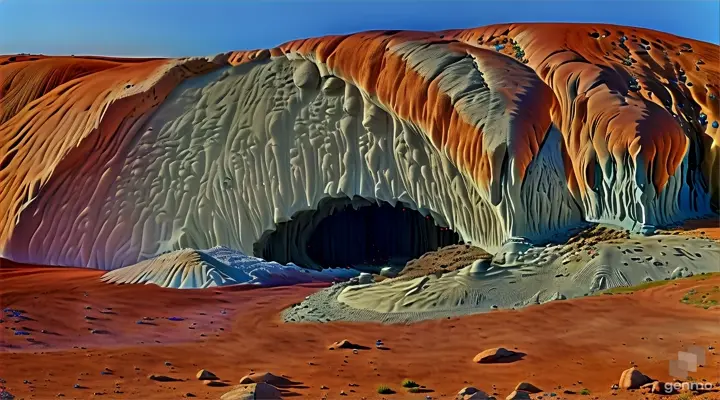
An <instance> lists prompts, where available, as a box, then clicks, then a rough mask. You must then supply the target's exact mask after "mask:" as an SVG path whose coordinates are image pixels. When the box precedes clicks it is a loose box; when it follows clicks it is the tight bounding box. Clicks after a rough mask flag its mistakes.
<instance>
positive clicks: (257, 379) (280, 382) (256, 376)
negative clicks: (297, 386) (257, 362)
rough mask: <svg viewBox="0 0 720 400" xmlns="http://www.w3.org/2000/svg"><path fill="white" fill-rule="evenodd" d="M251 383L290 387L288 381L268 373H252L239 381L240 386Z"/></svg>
mask: <svg viewBox="0 0 720 400" xmlns="http://www.w3.org/2000/svg"><path fill="white" fill-rule="evenodd" d="M251 383H267V384H269V385H273V386H287V385H290V384H291V383H292V382H290V380H289V379H286V378H283V377H282V376H277V375H274V374H271V373H270V372H253V373H250V374H247V375H245V376H243V377H242V378H241V379H240V384H241V385H247V384H251Z"/></svg>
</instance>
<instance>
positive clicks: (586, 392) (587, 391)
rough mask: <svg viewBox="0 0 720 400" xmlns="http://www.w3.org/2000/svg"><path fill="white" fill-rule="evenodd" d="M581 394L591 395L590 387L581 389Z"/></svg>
mask: <svg viewBox="0 0 720 400" xmlns="http://www.w3.org/2000/svg"><path fill="white" fill-rule="evenodd" d="M580 394H581V395H583V396H589V395H590V391H589V390H588V389H583V390H581V391H580Z"/></svg>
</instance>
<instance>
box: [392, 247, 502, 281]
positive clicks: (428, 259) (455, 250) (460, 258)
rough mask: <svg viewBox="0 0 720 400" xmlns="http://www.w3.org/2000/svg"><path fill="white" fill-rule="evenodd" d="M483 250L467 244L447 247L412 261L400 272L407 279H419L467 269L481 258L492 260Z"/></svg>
mask: <svg viewBox="0 0 720 400" xmlns="http://www.w3.org/2000/svg"><path fill="white" fill-rule="evenodd" d="M491 257H492V256H491V255H490V254H488V253H487V252H486V251H484V250H483V249H480V248H478V247H475V246H470V245H466V244H455V245H452V246H446V247H443V248H441V249H438V250H436V251H430V252H427V253H425V254H423V255H422V256H420V257H419V258H416V259H414V260H410V261H409V262H408V263H407V264H406V265H405V268H403V270H402V271H401V272H400V276H403V277H405V278H417V277H419V276H425V275H430V274H438V273H439V274H443V273H446V272H450V271H455V270H457V269H461V268H464V267H467V266H468V265H470V264H472V263H473V261H475V260H479V259H481V258H491Z"/></svg>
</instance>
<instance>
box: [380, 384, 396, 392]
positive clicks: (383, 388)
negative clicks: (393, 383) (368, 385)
mask: <svg viewBox="0 0 720 400" xmlns="http://www.w3.org/2000/svg"><path fill="white" fill-rule="evenodd" d="M377 392H378V393H379V394H392V393H393V390H392V389H390V386H388V385H380V386H378V388H377Z"/></svg>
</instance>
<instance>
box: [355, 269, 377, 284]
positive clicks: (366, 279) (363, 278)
mask: <svg viewBox="0 0 720 400" xmlns="http://www.w3.org/2000/svg"><path fill="white" fill-rule="evenodd" d="M357 278H358V283H359V284H361V285H368V284H370V283H373V277H372V275H371V274H368V273H367V272H361V273H360V275H358V277H357Z"/></svg>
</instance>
